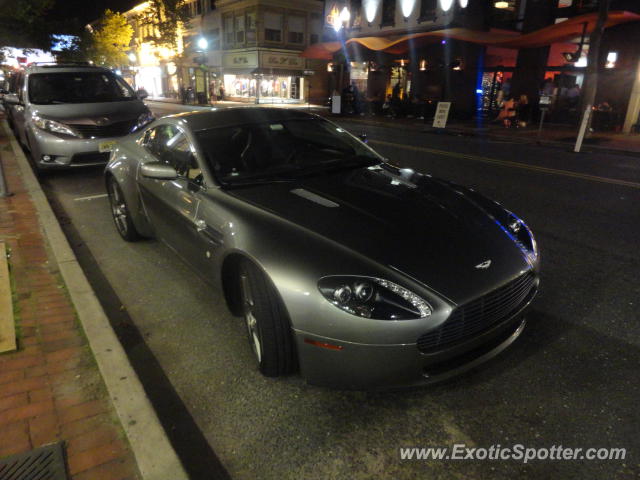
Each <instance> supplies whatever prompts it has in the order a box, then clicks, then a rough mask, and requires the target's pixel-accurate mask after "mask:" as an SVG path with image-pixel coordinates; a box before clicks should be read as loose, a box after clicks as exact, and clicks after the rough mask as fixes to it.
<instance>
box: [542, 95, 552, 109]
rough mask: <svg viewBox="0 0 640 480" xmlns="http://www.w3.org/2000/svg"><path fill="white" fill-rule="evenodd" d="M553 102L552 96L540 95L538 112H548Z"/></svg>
mask: <svg viewBox="0 0 640 480" xmlns="http://www.w3.org/2000/svg"><path fill="white" fill-rule="evenodd" d="M552 101H553V95H540V110H549V109H550V108H551V103H552Z"/></svg>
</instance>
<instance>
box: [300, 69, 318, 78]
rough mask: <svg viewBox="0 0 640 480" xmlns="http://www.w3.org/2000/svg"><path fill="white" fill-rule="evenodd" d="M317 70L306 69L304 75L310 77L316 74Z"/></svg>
mask: <svg viewBox="0 0 640 480" xmlns="http://www.w3.org/2000/svg"><path fill="white" fill-rule="evenodd" d="M315 73H316V72H315V70H305V71H304V72H302V75H304V76H305V77H310V76H311V75H315Z"/></svg>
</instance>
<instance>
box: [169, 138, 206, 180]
mask: <svg viewBox="0 0 640 480" xmlns="http://www.w3.org/2000/svg"><path fill="white" fill-rule="evenodd" d="M194 152H195V150H194V148H193V147H192V145H191V143H190V142H189V140H188V139H187V137H186V136H185V135H184V134H183V133H179V134H178V136H177V139H176V140H175V142H173V143H172V145H171V147H170V150H169V155H168V158H167V161H168V162H169V163H170V164H171V165H172V166H173V168H175V169H176V171H177V172H178V175H180V176H181V177H186V178H188V179H189V180H191V181H193V182H194V183H196V184H198V185H200V183H201V182H202V170H201V169H200V166H199V165H198V161H197V160H196V156H195V153H194Z"/></svg>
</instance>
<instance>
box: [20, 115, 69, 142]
mask: <svg viewBox="0 0 640 480" xmlns="http://www.w3.org/2000/svg"><path fill="white" fill-rule="evenodd" d="M31 118H32V120H33V124H34V125H35V126H36V127H38V128H39V129H41V130H46V131H48V132H52V133H60V134H62V135H69V136H71V137H79V136H80V134H79V133H78V132H76V131H75V130H74V129H72V128H70V127H68V126H66V125H65V124H64V123H60V122H56V121H55V120H49V119H47V118H42V117H40V116H38V115H34V116H33V117H31Z"/></svg>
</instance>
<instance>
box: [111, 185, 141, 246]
mask: <svg viewBox="0 0 640 480" xmlns="http://www.w3.org/2000/svg"><path fill="white" fill-rule="evenodd" d="M107 193H108V194H109V205H110V207H111V216H112V217H113V223H114V224H115V226H116V230H118V233H119V234H120V236H121V237H122V238H123V239H124V240H126V241H127V242H135V241H137V240H140V238H142V237H141V235H140V234H139V233H138V231H137V230H136V227H135V225H134V224H133V221H132V220H131V213H130V211H129V206H128V205H127V201H126V200H125V198H124V194H123V193H122V189H121V188H120V185H118V182H117V181H116V179H115V178H113V177H109V180H107Z"/></svg>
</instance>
